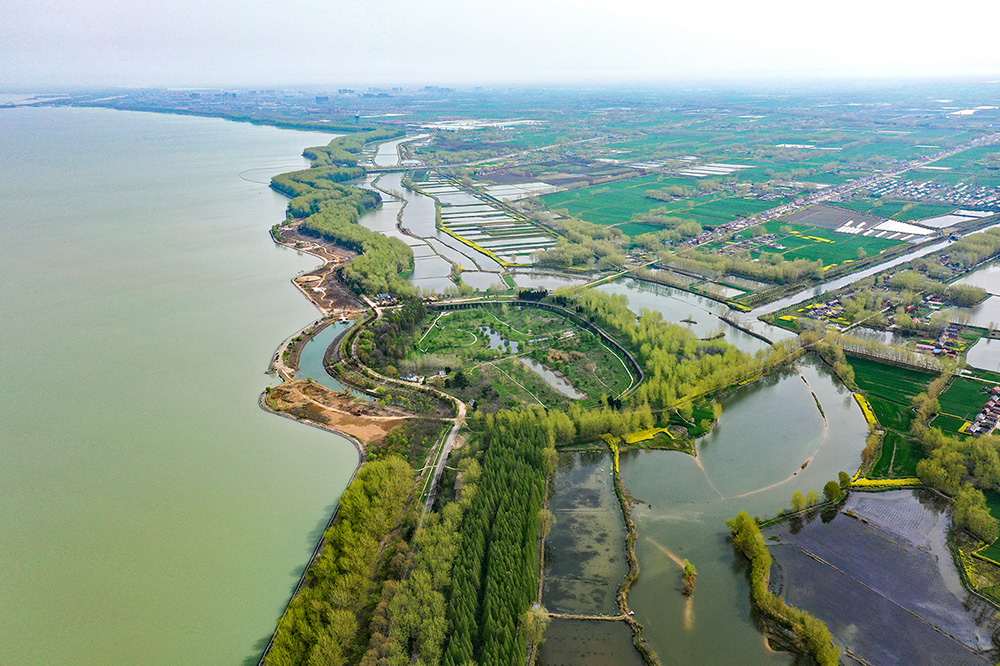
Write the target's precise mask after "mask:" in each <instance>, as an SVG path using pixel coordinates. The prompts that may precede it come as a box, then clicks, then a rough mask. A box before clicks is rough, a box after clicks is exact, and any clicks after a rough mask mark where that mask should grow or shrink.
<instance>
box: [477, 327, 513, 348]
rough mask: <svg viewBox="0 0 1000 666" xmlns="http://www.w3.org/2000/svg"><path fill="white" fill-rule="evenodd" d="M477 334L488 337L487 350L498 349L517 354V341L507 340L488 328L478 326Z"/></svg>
mask: <svg viewBox="0 0 1000 666" xmlns="http://www.w3.org/2000/svg"><path fill="white" fill-rule="evenodd" d="M479 332H480V333H481V334H483V335H487V336H489V339H490V342H489V348H490V349H499V350H501V351H510V352H512V353H515V354H516V353H517V351H518V348H519V347H520V343H518V341H517V340H508V339H507V338H505V337H504V336H502V335H500V334H499V333H497V332H496V331H494V330H493V328H492V327H490V326H480V327H479Z"/></svg>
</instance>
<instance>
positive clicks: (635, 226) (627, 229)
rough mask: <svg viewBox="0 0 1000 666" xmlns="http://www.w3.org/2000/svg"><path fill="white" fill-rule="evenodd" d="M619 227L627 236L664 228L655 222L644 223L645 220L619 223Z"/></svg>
mask: <svg viewBox="0 0 1000 666" xmlns="http://www.w3.org/2000/svg"><path fill="white" fill-rule="evenodd" d="M617 228H618V229H620V230H621V232H622V233H623V234H625V235H626V236H641V235H642V234H649V233H653V232H656V231H661V230H662V229H663V227H658V226H656V225H655V224H644V223H643V222H626V223H625V224H619V225H617Z"/></svg>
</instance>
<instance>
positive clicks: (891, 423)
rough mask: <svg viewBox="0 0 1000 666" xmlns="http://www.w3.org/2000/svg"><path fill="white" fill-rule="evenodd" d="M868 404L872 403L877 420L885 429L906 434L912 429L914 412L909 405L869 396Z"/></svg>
mask: <svg viewBox="0 0 1000 666" xmlns="http://www.w3.org/2000/svg"><path fill="white" fill-rule="evenodd" d="M868 402H870V403H871V406H872V411H873V412H875V418H877V419H878V422H879V423H881V424H882V427H883V428H892V429H893V430H899V431H900V432H906V431H907V430H909V429H910V424H911V423H912V422H913V410H912V409H911V408H910V406H909V405H908V404H906V405H903V404H900V403H898V402H893V401H891V400H886V399H885V398H880V397H878V396H876V395H869V396H868Z"/></svg>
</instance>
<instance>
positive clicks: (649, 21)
mask: <svg viewBox="0 0 1000 666" xmlns="http://www.w3.org/2000/svg"><path fill="white" fill-rule="evenodd" d="M678 5H679V6H678ZM821 6H825V7H826V9H820V8H819V7H821ZM0 10H2V11H0V14H2V16H3V20H2V21H0V88H17V87H27V88H31V87H44V86H67V85H85V86H93V85H101V86H105V85H106V86H170V85H174V86H239V85H255V84H256V85H265V84H266V85H321V86H322V85H363V84H368V85H414V84H415V85H462V84H470V85H484V84H519V83H520V84H546V83H568V84H574V83H576V84H579V83H596V84H604V83H669V82H674V81H677V82H688V81H692V80H748V79H779V80H780V79H782V78H785V77H795V78H807V79H808V78H819V79H823V78H837V77H845V78H858V77H862V78H863V77H880V78H881V77H906V78H931V77H941V76H963V77H967V76H973V77H978V76H985V77H990V76H998V77H1000V49H997V47H996V45H995V44H996V43H995V34H993V33H995V30H996V25H997V24H998V23H1000V21H998V19H1000V2H996V0H986V1H984V0H965V1H964V2H961V3H933V4H931V3H921V2H903V1H902V0H838V1H837V2H833V3H825V5H821V4H819V3H810V2H804V1H803V0H758V1H756V2H747V1H743V2H734V1H732V0H716V1H714V2H703V1H700V0H692V1H691V2H687V3H674V2H670V1H666V2H664V1H662V0H660V1H658V2H657V1H648V0H642V1H640V0H613V1H611V0H602V1H597V0H503V1H502V2H475V1H474V0H464V1H461V2H457V1H454V0H421V1H420V2H415V1H412V0H411V1H409V2H403V1H402V0H322V1H321V0H279V1H275V0H267V1H265V0H197V1H194V0H143V1H141V2H137V1H136V0H0Z"/></svg>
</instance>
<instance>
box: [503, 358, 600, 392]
mask: <svg viewBox="0 0 1000 666" xmlns="http://www.w3.org/2000/svg"><path fill="white" fill-rule="evenodd" d="M517 360H519V361H520V362H521V363H523V364H524V365H525V366H526V367H527V368H528V369H529V370H531V371H532V372H534V373H535V374H536V375H538V376H539V377H541V378H542V379H544V380H545V383H546V384H548V385H549V386H550V387H551V388H552V389H554V390H556V391H558V392H559V393H562V394H563V395H564V396H566V397H567V398H572V399H573V400H583V399H584V398H586V397H587V394H586V393H580V392H579V391H577V390H576V388H574V387H573V385H572V384H570V383H569V382H568V381H566V379H565V378H563V377H560V376H559V375H557V374H556V373H554V372H552V371H551V370H549V369H548V368H546V367H545V366H544V365H542V364H541V363H539V362H538V361H536V360H535V359H533V358H528V357H526V356H521V357H519V358H518V359H517Z"/></svg>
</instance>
